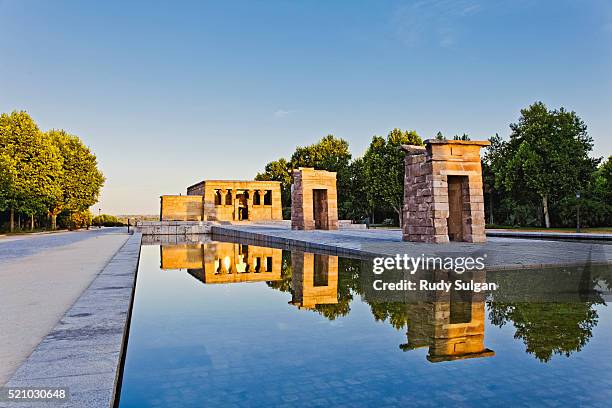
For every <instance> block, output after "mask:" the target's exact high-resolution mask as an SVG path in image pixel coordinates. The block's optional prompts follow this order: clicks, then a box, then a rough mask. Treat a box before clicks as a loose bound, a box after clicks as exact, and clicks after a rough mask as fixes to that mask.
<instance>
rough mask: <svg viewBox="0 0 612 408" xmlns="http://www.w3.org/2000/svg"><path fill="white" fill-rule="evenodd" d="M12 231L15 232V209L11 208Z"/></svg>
mask: <svg viewBox="0 0 612 408" xmlns="http://www.w3.org/2000/svg"><path fill="white" fill-rule="evenodd" d="M10 231H11V232H15V209H14V208H11V226H10Z"/></svg>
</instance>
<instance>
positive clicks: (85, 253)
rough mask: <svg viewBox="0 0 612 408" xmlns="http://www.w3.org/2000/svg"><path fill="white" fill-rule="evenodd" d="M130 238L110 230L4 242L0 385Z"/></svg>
mask: <svg viewBox="0 0 612 408" xmlns="http://www.w3.org/2000/svg"><path fill="white" fill-rule="evenodd" d="M127 238H128V235H127V233H126V229H124V228H107V229H91V230H89V231H74V232H60V233H54V234H38V235H24V236H11V237H5V238H3V239H0V304H1V307H0V385H2V384H4V383H5V382H6V381H7V380H8V378H9V377H10V375H11V374H12V373H13V372H14V371H15V370H16V369H17V367H19V365H20V364H21V363H22V362H23V361H24V360H25V359H26V358H27V357H28V356H29V355H30V353H31V352H32V350H33V349H34V347H36V345H37V344H38V343H40V341H41V340H42V339H43V338H44V337H45V336H46V335H47V333H49V332H50V331H51V329H52V328H53V326H55V324H56V323H57V322H58V320H59V319H60V318H61V317H62V315H63V314H64V313H65V312H66V310H67V309H68V308H69V307H70V306H71V305H72V304H73V303H74V302H75V300H76V299H78V298H79V296H80V295H81V294H82V293H83V291H84V290H85V289H86V288H87V286H89V284H90V283H91V281H92V280H93V279H94V277H95V276H96V275H97V274H98V273H99V272H100V271H101V270H102V269H103V268H104V266H105V265H106V264H107V263H108V261H109V260H110V259H111V258H112V257H113V255H114V254H115V253H116V252H117V250H118V249H119V248H120V247H121V246H122V245H123V244H124V243H125V241H126V240H127Z"/></svg>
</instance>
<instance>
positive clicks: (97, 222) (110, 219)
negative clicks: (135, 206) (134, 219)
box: [92, 214, 125, 227]
mask: <svg viewBox="0 0 612 408" xmlns="http://www.w3.org/2000/svg"><path fill="white" fill-rule="evenodd" d="M92 225H94V226H103V227H123V226H124V225H125V224H124V223H123V222H121V221H119V219H118V218H117V217H115V216H114V215H108V214H102V215H96V216H95V217H94V218H93V220H92Z"/></svg>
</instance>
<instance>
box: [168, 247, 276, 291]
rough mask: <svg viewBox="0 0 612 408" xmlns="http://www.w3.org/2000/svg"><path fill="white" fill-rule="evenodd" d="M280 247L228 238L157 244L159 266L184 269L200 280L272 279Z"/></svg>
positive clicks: (245, 280) (256, 280)
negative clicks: (218, 240)
mask: <svg viewBox="0 0 612 408" xmlns="http://www.w3.org/2000/svg"><path fill="white" fill-rule="evenodd" d="M281 260H282V250H280V249H275V248H266V247H260V246H253V245H242V244H234V243H230V242H211V243H204V244H179V245H162V246H161V269H187V271H188V272H189V273H190V274H191V275H192V276H194V277H195V278H197V279H198V280H200V281H202V282H204V283H239V282H261V281H274V280H279V279H280V278H281Z"/></svg>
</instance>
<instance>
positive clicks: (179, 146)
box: [0, 0, 612, 214]
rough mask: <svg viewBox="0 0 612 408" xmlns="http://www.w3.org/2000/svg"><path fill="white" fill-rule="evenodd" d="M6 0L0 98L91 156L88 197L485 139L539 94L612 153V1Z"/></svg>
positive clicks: (117, 202)
mask: <svg viewBox="0 0 612 408" xmlns="http://www.w3.org/2000/svg"><path fill="white" fill-rule="evenodd" d="M151 3H152V4H149V2H141V3H134V2H130V4H127V2H125V4H124V2H116V3H115V2H108V1H105V2H81V1H74V2H68V1H57V2H50V1H38V2H34V1H16V0H15V1H6V0H0V111H2V112H7V111H12V110H14V109H17V110H21V109H24V110H26V111H28V112H29V113H30V114H31V115H32V116H33V118H34V119H35V120H36V121H37V122H38V124H39V125H40V127H41V128H42V129H43V130H46V129H49V128H65V129H66V130H67V131H69V132H71V133H74V134H77V135H79V136H81V137H82V138H83V139H84V140H85V142H86V143H87V144H88V145H89V146H90V147H91V148H92V149H93V150H94V152H95V153H96V154H97V156H98V159H99V162H100V165H101V167H102V170H103V171H104V173H105V175H106V177H107V182H106V186H105V187H104V190H103V194H102V197H101V202H100V203H99V205H97V206H96V208H98V207H99V208H102V211H103V212H109V213H123V214H125V213H132V214H133V213H150V214H155V213H158V204H159V195H160V194H178V193H180V192H182V193H184V192H185V188H186V186H188V185H190V184H192V183H194V182H196V181H199V180H202V179H206V178H217V179H218V178H228V179H231V178H240V179H249V178H252V177H254V176H255V174H256V173H257V171H259V170H261V169H262V168H263V166H264V164H265V163H266V162H268V161H270V160H274V159H277V158H279V157H281V156H285V157H287V156H289V155H290V154H291V152H292V151H293V150H294V148H295V146H296V145H306V144H310V143H312V142H315V141H316V140H318V139H319V138H321V137H322V136H325V135H326V134H328V133H332V134H334V135H336V136H339V137H342V138H345V139H346V140H348V141H349V143H350V146H351V150H352V152H353V154H354V155H355V156H358V155H361V154H362V153H363V151H364V150H365V148H366V146H367V145H368V143H369V141H370V139H371V137H372V135H374V134H378V135H385V134H386V133H387V132H388V131H389V130H390V129H392V128H394V127H400V128H404V129H415V130H416V131H417V132H418V133H419V134H420V135H421V136H423V137H424V138H429V137H432V136H433V135H435V133H436V132H437V131H438V130H441V131H442V132H443V133H444V134H445V135H448V136H452V135H454V134H456V133H459V134H461V133H463V132H466V133H468V134H470V135H471V136H472V139H485V138H488V137H489V136H491V135H493V134H495V133H496V132H498V133H499V134H500V135H502V136H504V137H507V136H508V133H509V128H508V124H509V123H511V122H514V121H516V119H517V118H518V116H519V110H520V109H521V108H522V107H525V106H527V105H529V104H530V103H532V102H534V101H537V100H542V101H543V102H545V103H546V104H547V105H549V106H550V107H559V106H564V107H566V108H567V109H570V110H575V111H576V112H578V114H579V115H580V116H581V117H582V118H583V119H584V120H585V122H586V123H587V125H588V126H589V131H590V134H591V135H592V136H593V138H594V139H595V151H594V154H595V155H597V156H603V155H609V154H611V153H612V132H611V129H612V1H610V0H605V1H604V0H593V1H589V0H584V1H575V0H572V1H570V0H556V1H542V0H515V1H501V0H490V1H486V0H473V1H472V0H465V1H464V0H456V1H454V0H434V1H406V2H399V1H369V2H358V1H346V2H328V1H320V2H315V1H303V2H297V1H282V2H273V1H266V2H255V1H245V2H221V1H219V2H216V3H204V2H192V3H190V2H177V4H174V3H172V4H171V3H170V2H151Z"/></svg>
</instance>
